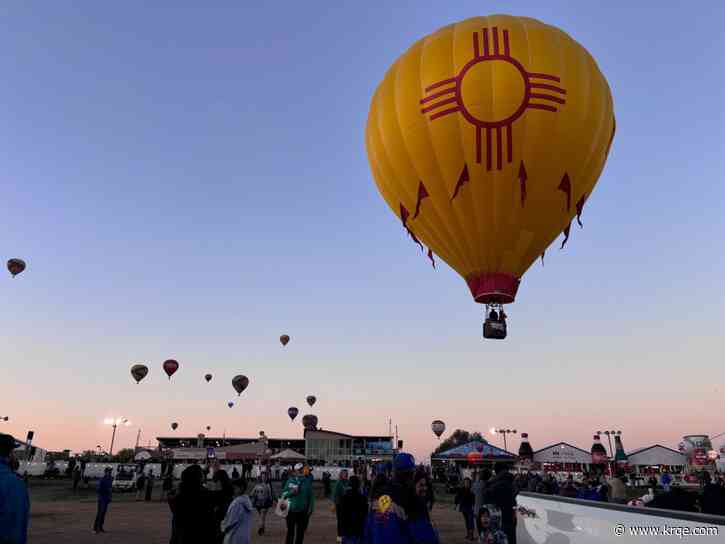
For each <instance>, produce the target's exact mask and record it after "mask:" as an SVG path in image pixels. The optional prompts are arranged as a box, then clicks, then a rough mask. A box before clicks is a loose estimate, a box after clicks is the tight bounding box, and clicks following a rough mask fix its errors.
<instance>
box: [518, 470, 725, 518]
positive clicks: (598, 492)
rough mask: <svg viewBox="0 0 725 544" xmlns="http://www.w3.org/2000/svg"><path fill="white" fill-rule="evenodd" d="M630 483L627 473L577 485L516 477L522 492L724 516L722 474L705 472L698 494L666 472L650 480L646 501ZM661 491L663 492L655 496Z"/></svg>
mask: <svg viewBox="0 0 725 544" xmlns="http://www.w3.org/2000/svg"><path fill="white" fill-rule="evenodd" d="M628 479H629V477H628V475H627V474H625V473H624V472H617V473H615V474H614V476H613V477H609V478H607V477H606V476H605V475H603V474H598V473H585V474H584V476H583V478H582V481H581V482H576V481H574V478H573V476H572V475H569V476H568V477H567V478H566V480H565V481H564V482H561V483H560V482H559V481H557V479H556V478H555V477H554V475H553V474H548V475H546V476H542V475H540V474H535V473H522V474H519V475H518V476H517V477H516V479H515V484H516V488H517V489H519V490H527V491H533V492H536V493H543V494H547V495H560V496H562V497H569V498H576V499H585V500H592V501H601V502H610V503H614V504H629V505H632V506H646V507H648V508H664V509H667V510H679V511H683V512H701V513H703V514H713V515H720V516H725V476H723V475H721V474H717V475H716V476H715V477H714V478H713V477H712V476H711V475H710V473H708V472H703V473H702V476H701V480H702V481H701V490H700V492H695V491H693V490H686V489H684V488H683V487H682V486H680V485H678V484H676V483H675V482H673V478H672V476H671V475H670V474H669V473H667V472H664V473H662V475H661V476H660V478H659V481H658V479H657V478H656V477H655V476H651V477H650V478H649V480H648V481H647V483H648V485H649V490H648V492H647V494H646V495H644V496H643V497H632V493H630V492H628V489H632V488H629V487H628ZM659 489H661V491H662V492H661V493H659V492H658V493H655V491H657V490H659Z"/></svg>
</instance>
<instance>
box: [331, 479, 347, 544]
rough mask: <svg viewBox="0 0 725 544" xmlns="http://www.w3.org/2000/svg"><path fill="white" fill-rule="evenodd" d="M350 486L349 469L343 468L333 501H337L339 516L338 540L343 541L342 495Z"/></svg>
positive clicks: (333, 493) (336, 509) (336, 510)
mask: <svg viewBox="0 0 725 544" xmlns="http://www.w3.org/2000/svg"><path fill="white" fill-rule="evenodd" d="M348 487H350V480H349V479H348V472H347V470H345V469H343V470H341V471H340V476H338V478H337V483H336V484H335V489H334V491H333V492H332V502H333V503H335V506H334V507H333V508H334V510H335V515H336V516H337V541H338V542H342V521H341V519H340V502H341V501H342V497H344V496H345V491H347V488H348Z"/></svg>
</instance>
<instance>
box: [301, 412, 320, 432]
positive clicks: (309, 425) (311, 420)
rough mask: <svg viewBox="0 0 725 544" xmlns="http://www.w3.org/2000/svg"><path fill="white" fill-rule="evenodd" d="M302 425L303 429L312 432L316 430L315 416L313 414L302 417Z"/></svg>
mask: <svg viewBox="0 0 725 544" xmlns="http://www.w3.org/2000/svg"><path fill="white" fill-rule="evenodd" d="M302 425H304V427H305V429H308V430H313V429H316V428H317V416H316V415H314V414H307V415H305V416H303V417H302Z"/></svg>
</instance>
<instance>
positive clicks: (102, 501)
mask: <svg viewBox="0 0 725 544" xmlns="http://www.w3.org/2000/svg"><path fill="white" fill-rule="evenodd" d="M111 470H112V469H111V467H106V470H105V471H104V473H103V478H101V479H100V480H99V481H98V511H97V512H96V521H95V522H94V523H93V531H94V532H95V533H105V532H106V531H104V530H103V524H104V523H105V521H106V512H108V505H109V504H110V502H111V493H112V491H111V490H112V487H113V476H111Z"/></svg>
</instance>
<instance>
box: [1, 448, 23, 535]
mask: <svg viewBox="0 0 725 544" xmlns="http://www.w3.org/2000/svg"><path fill="white" fill-rule="evenodd" d="M16 447H17V444H16V442H15V439H14V438H13V437H12V436H10V435H9V434H0V542H3V543H5V542H10V543H12V544H26V543H27V541H28V515H29V513H30V499H29V498H28V489H27V488H26V487H25V483H23V481H22V480H21V479H20V478H19V477H18V476H17V475H16V474H15V472H14V471H13V470H12V468H11V467H12V466H13V465H14V464H15V461H16V460H15V455H14V454H13V450H15V448H16Z"/></svg>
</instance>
